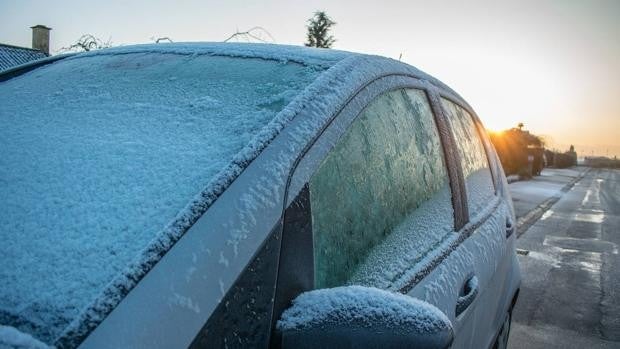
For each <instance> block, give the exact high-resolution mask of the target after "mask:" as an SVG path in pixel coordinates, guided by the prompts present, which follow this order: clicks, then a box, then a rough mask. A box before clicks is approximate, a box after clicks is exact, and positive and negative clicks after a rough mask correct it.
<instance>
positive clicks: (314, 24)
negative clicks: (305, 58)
mask: <svg viewBox="0 0 620 349" xmlns="http://www.w3.org/2000/svg"><path fill="white" fill-rule="evenodd" d="M334 25H336V22H334V21H333V20H332V19H331V18H329V16H328V15H327V14H326V13H325V12H324V11H317V12H315V13H314V16H312V18H310V19H309V20H308V25H307V26H306V28H307V29H308V34H307V35H306V38H307V40H308V41H307V42H306V43H305V45H306V46H309V47H320V48H331V47H332V45H333V44H334V42H336V39H334V36H333V35H331V34H329V31H330V30H331V28H332V27H333V26H334Z"/></svg>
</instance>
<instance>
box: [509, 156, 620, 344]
mask: <svg viewBox="0 0 620 349" xmlns="http://www.w3.org/2000/svg"><path fill="white" fill-rule="evenodd" d="M583 170H584V169H583V168H581V169H573V170H566V171H573V172H566V171H565V172H562V171H559V172H555V173H553V171H552V172H551V173H552V174H551V175H549V172H547V177H546V178H545V176H543V178H539V179H537V180H536V181H535V182H523V184H520V183H514V184H511V191H513V197H514V198H515V206H516V211H517V215H518V216H520V217H521V219H520V222H521V223H523V224H522V225H523V229H527V231H520V232H519V233H520V234H521V235H520V238H519V239H518V241H517V248H518V249H521V251H519V252H520V254H519V261H520V263H521V270H522V274H523V281H522V285H521V293H520V296H519V301H518V303H517V306H516V307H515V311H514V314H513V323H512V329H511V334H510V341H509V348H513V349H517V348H588V349H592V348H620V255H619V254H618V250H619V248H620V171H619V170H599V169H591V170H589V171H587V172H585V173H584V171H583ZM553 176H555V177H556V178H551V177H553ZM545 181H546V182H548V183H544V182H545ZM528 183H530V184H528ZM515 185H516V186H515ZM528 198H529V199H531V200H528ZM549 198H554V199H553V200H550V201H549ZM545 203H546V204H547V205H546V206H545V205H544V204H545ZM534 210H538V211H537V212H536V214H534V215H532V214H530V216H531V217H530V222H524V221H523V217H524V216H526V215H527V214H528V213H531V212H533V211H534ZM528 224H529V226H528ZM528 228H529V229H528Z"/></svg>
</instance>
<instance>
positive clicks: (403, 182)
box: [272, 76, 475, 343]
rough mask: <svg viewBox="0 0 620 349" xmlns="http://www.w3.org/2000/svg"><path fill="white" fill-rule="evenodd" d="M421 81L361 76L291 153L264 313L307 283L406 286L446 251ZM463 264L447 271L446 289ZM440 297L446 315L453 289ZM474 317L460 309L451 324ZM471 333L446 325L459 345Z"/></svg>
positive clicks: (446, 220)
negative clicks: (307, 142)
mask: <svg viewBox="0 0 620 349" xmlns="http://www.w3.org/2000/svg"><path fill="white" fill-rule="evenodd" d="M427 87H428V84H426V83H422V82H420V81H418V80H416V79H412V78H406V77H394V76H393V77H386V78H382V79H379V80H377V81H375V82H373V83H371V84H370V85H368V86H367V87H366V88H364V89H363V90H361V92H359V93H358V95H357V96H356V97H355V98H353V99H352V100H351V101H350V102H349V103H348V104H347V105H346V106H345V107H344V109H343V110H342V111H341V112H340V113H339V115H337V116H336V118H335V119H334V120H333V122H332V123H331V124H330V125H329V126H328V127H327V128H326V129H325V130H324V132H323V133H322V135H321V136H320V137H319V138H318V139H317V140H316V141H315V142H314V143H313V144H312V145H311V146H310V147H309V149H308V151H307V152H306V153H305V155H304V156H303V157H302V158H300V161H299V163H298V165H297V167H296V169H295V171H294V173H293V175H292V177H291V180H290V185H289V192H288V201H287V202H288V208H287V210H286V213H285V219H284V229H283V237H282V239H283V240H282V251H281V257H280V268H279V276H278V284H277V288H276V300H275V310H274V320H275V319H277V318H279V316H280V314H281V312H282V311H283V310H284V309H285V308H287V307H288V306H289V305H290V302H291V300H292V299H294V298H295V297H296V296H297V295H298V294H300V293H301V292H303V291H308V290H311V289H317V288H329V287H335V286H341V285H350V284H356V285H363V286H370V287H376V288H380V289H385V290H391V291H394V292H401V293H407V292H409V291H410V290H411V289H412V285H414V284H415V283H417V282H419V281H420V279H421V278H423V277H424V276H426V275H428V273H429V272H430V271H431V270H432V269H433V268H434V267H435V266H436V265H437V263H436V262H437V260H439V259H441V258H443V257H442V256H444V255H446V254H448V253H449V252H450V251H451V250H452V249H453V246H454V244H455V243H456V242H457V241H458V239H459V235H458V234H457V233H456V232H455V229H454V227H455V214H454V209H453V195H452V188H451V181H450V178H451V177H452V174H451V173H450V172H449V168H448V167H447V166H446V161H445V151H446V149H444V147H443V146H442V137H444V138H445V136H446V135H447V133H446V132H445V130H444V132H442V131H440V130H439V128H438V123H437V120H436V119H435V115H434V114H433V112H432V108H431V104H430V102H429V99H428V95H427V92H426V88H427ZM471 272H472V270H470V269H468V268H461V269H458V270H456V271H455V272H454V275H453V276H454V280H455V285H452V286H451V287H453V288H454V289H455V290H456V289H457V286H456V284H457V283H459V286H460V284H461V283H462V282H465V281H467V278H468V277H469V276H470V274H471ZM450 295H451V296H453V299H452V300H451V301H450V302H448V303H449V304H450V306H448V307H443V306H442V307H441V308H440V309H442V310H444V311H445V312H446V314H447V315H448V314H449V313H454V307H455V306H456V302H457V298H458V292H457V291H454V292H451V293H450ZM420 298H422V299H425V298H427V297H420ZM431 298H432V297H431ZM434 301H436V302H434ZM430 302H431V303H434V304H436V305H437V302H439V303H441V302H445V299H444V298H434V299H430ZM474 317H475V314H474V313H473V312H467V313H466V314H463V315H462V316H461V319H462V320H461V322H462V323H473V320H474ZM452 318H454V316H452ZM472 331H473V328H472V327H467V326H461V325H458V326H455V332H456V333H455V334H456V337H457V338H460V340H462V341H464V342H467V343H469V342H470V339H471V335H472V333H473V332H472ZM272 343H273V342H272Z"/></svg>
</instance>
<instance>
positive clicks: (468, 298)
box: [454, 275, 479, 316]
mask: <svg viewBox="0 0 620 349" xmlns="http://www.w3.org/2000/svg"><path fill="white" fill-rule="evenodd" d="M478 289H479V285H478V277H477V276H475V275H472V276H471V277H469V278H468V279H467V281H465V283H464V284H463V287H461V291H460V292H459V298H458V300H457V301H456V309H455V311H454V313H455V316H459V315H461V313H462V312H464V311H465V309H467V308H468V307H469V306H470V305H471V304H472V303H473V302H474V299H476V296H478Z"/></svg>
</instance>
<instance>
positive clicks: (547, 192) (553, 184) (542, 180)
mask: <svg viewBox="0 0 620 349" xmlns="http://www.w3.org/2000/svg"><path fill="white" fill-rule="evenodd" d="M589 170H590V168H589V167H577V166H575V167H572V168H568V169H552V168H546V169H544V170H543V171H542V173H541V175H540V176H537V177H534V178H533V179H531V180H528V181H518V182H514V183H511V184H510V194H511V195H512V201H513V203H514V207H515V214H516V216H517V237H519V236H521V234H523V233H524V232H525V231H527V229H528V228H529V227H530V226H531V225H532V224H534V223H535V222H536V221H538V220H539V219H540V218H541V217H542V216H543V214H544V213H545V212H546V211H547V210H548V209H549V208H551V206H553V204H555V203H556V202H557V201H558V200H559V199H560V198H561V197H562V195H564V193H566V192H568V191H569V190H570V189H571V188H572V187H573V186H574V185H575V184H576V183H577V182H579V180H580V179H581V178H583V177H584V176H585V175H586V173H587V172H588V171H589Z"/></svg>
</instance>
